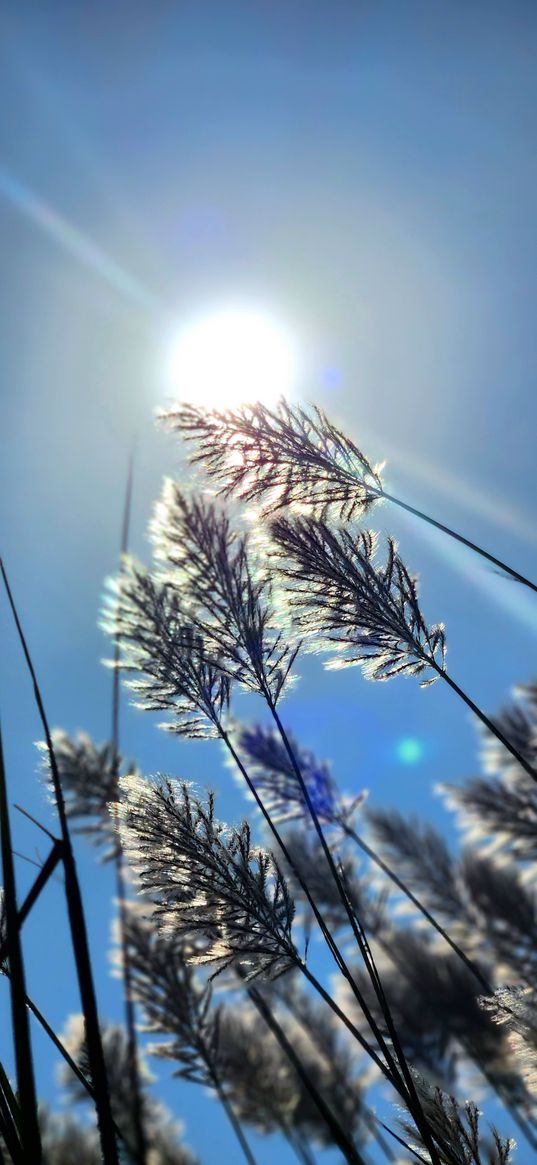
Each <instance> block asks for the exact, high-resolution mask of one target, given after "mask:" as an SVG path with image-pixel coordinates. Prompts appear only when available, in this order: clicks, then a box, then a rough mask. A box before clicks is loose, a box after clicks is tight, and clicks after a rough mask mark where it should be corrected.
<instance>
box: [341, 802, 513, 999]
mask: <svg viewBox="0 0 537 1165" xmlns="http://www.w3.org/2000/svg"><path fill="white" fill-rule="evenodd" d="M339 825H340V828H341V829H342V830H343V832H344V833H345V834H346V836H347V837H349V838H351V839H352V841H354V843H355V844H356V845H357V846H358V847H359V848H360V849H361V850H362V852H363V853H364V854H367V856H368V858H370V859H371V861H372V862H374V863H375V865H377V866H378V867H379V870H382V872H383V873H384V874H386V877H388V878H390V880H391V881H392V882H393V883H394V885H395V886H397V888H398V889H399V890H401V892H402V893H403V894H405V895H406V897H407V898H408V899H409V901H410V902H412V904H413V906H415V907H416V910H419V911H420V913H421V914H423V917H424V918H426V919H427V922H429V923H430V924H431V926H433V927H434V929H435V930H436V931H437V932H438V934H440V935H441V936H442V938H443V939H444V941H445V942H447V944H448V946H450V947H451V949H452V951H454V952H455V954H456V955H458V957H459V959H461V960H462V962H463V963H464V965H465V966H466V967H467V968H468V970H469V971H471V972H472V975H475V977H476V979H477V980H478V982H479V983H480V985H481V987H482V988H483V990H484V991H486V993H487V995H493V993H494V988H493V987H492V986H491V984H490V983H489V982H488V980H487V979H486V978H485V976H484V975H483V974H482V972H481V971H480V970H479V967H478V966H477V965H476V964H475V963H474V962H472V959H470V958H469V957H468V955H466V954H465V953H464V951H463V950H462V949H461V947H459V946H458V944H457V943H456V942H455V941H454V939H452V938H451V937H450V935H449V934H448V932H447V930H444V927H443V926H442V925H441V924H440V923H439V922H437V920H436V918H435V917H434V915H433V914H431V913H430V911H429V910H427V907H426V906H424V905H423V902H421V901H420V899H419V898H417V897H416V895H415V894H414V893H413V892H412V890H411V889H410V887H409V886H407V885H406V882H403V879H402V878H400V877H399V875H398V874H396V872H395V870H392V869H391V867H390V866H389V865H388V864H387V862H385V861H384V859H383V858H381V856H380V854H378V853H376V851H375V850H374V849H372V848H371V846H370V845H368V844H367V842H366V841H364V839H363V837H360V835H359V834H358V833H356V830H354V829H353V828H352V826H351V825H347V824H346V822H344V821H340V822H339Z"/></svg>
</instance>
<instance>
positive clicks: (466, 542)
mask: <svg viewBox="0 0 537 1165" xmlns="http://www.w3.org/2000/svg"><path fill="white" fill-rule="evenodd" d="M378 496H379V497H382V498H384V499H385V501H387V502H392V504H393V505H394V506H399V508H400V509H401V510H406V511H407V513H409V514H413V515H414V517H415V518H420V519H421V521H422V522H428V524H429V526H435V527H436V529H437V530H441V531H442V533H443V534H447V535H448V536H449V537H450V538H454V539H455V541H456V542H462V544H463V546H467V547H468V549H469V550H473V551H474V554H479V555H480V557H481V558H486V560H487V562H491V563H492V565H493V566H497V567H498V569H499V570H501V571H502V572H503V573H504V574H507V575H509V576H510V577H511V578H514V579H516V581H517V582H519V583H522V585H523V586H525V587H529V588H530V590H532V591H537V584H536V583H533V582H532V581H531V579H529V578H526V577H525V575H523V574H520V573H519V571H518V570H513V568H512V567H511V566H508V565H507V563H506V562H502V560H501V558H496V557H495V555H494V554H489V552H488V550H483V547H482V546H477V545H476V543H475V542H471V541H470V539H469V538H465V537H464V536H463V535H462V534H457V531H456V530H452V529H451V527H450V526H444V524H443V522H438V521H437V520H436V518H431V516H430V515H429V514H424V512H423V510H417V509H416V508H415V507H414V506H410V505H409V504H408V502H403V501H401V498H396V497H394V496H393V494H389V493H386V491H385V490H382V491H379V495H378Z"/></svg>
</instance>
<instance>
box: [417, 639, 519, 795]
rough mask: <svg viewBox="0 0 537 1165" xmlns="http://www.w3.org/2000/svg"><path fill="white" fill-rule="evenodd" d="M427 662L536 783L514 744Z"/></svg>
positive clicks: (450, 679) (446, 673)
mask: <svg viewBox="0 0 537 1165" xmlns="http://www.w3.org/2000/svg"><path fill="white" fill-rule="evenodd" d="M429 662H430V665H431V667H432V668H434V670H435V671H436V672H437V673H438V675H439V676H441V677H442V679H443V680H445V682H446V684H448V685H449V687H450V688H451V689H452V690H453V691H454V692H455V693H456V694H457V696H458V697H459V699H460V700H462V701H463V702H464V703H465V704H466V706H467V708H470V710H471V711H472V712H473V713H474V716H477V717H478V719H479V720H480V721H481V723H482V724H484V725H485V728H487V729H488V731H489V732H490V733H492V735H493V736H495V737H496V739H497V740H499V741H500V744H503V746H504V748H506V749H507V751H508V752H509V753H511V756H512V757H514V759H515V760H516V762H517V764H519V765H520V766H521V768H523V769H524V772H525V773H527V774H528V776H529V777H531V779H532V781H535V782H536V783H537V772H536V771H535V769H533V768H532V766H531V765H530V764H529V763H528V761H527V760H525V758H524V757H523V756H522V754H521V753H520V752H519V751H518V749H517V748H515V746H514V744H512V743H511V741H510V740H508V738H507V736H504V734H503V732H502V730H501V728H498V726H497V725H496V724H495V723H494V721H493V720H491V719H490V717H489V716H487V715H486V713H485V712H483V711H482V709H481V708H479V707H478V705H477V704H474V701H473V700H471V699H470V696H467V694H466V692H465V691H464V690H463V688H460V687H459V685H458V684H457V683H455V680H453V679H452V678H451V676H450V675H449V673H448V672H447V671H443V670H442V668H441V667H439V666H438V664H437V663H435V662H434V661H433V660H432V659H430V660H429Z"/></svg>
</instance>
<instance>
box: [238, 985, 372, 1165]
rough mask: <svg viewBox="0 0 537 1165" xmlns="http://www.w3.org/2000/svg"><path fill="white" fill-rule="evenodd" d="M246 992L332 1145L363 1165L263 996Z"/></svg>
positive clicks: (253, 990) (252, 989) (354, 1163)
mask: <svg viewBox="0 0 537 1165" xmlns="http://www.w3.org/2000/svg"><path fill="white" fill-rule="evenodd" d="M246 991H247V992H248V996H249V998H250V999H251V1001H252V1003H253V1005H254V1007H255V1008H256V1009H257V1011H258V1012H259V1014H260V1015H261V1016H262V1017H263V1019H264V1021H265V1023H266V1025H267V1027H268V1028H269V1029H270V1031H271V1032H272V1034H273V1035H274V1036H275V1037H276V1039H277V1041H278V1043H279V1045H280V1047H281V1048H282V1050H283V1051H284V1052H285V1055H286V1056H287V1058H288V1060H289V1061H290V1063H291V1064H292V1065H293V1068H294V1069H295V1072H296V1073H297V1076H298V1077H299V1079H300V1080H301V1081H302V1084H303V1085H304V1087H305V1088H306V1089H307V1091H308V1092H309V1094H310V1096H311V1098H312V1100H313V1101H314V1103H315V1105H316V1106H317V1108H318V1109H319V1112H320V1114H321V1116H322V1118H323V1120H324V1121H325V1122H326V1125H327V1128H328V1129H329V1131H330V1133H331V1135H332V1137H333V1138H334V1143H335V1144H336V1145H337V1146H338V1148H339V1149H341V1152H342V1153H343V1156H344V1157H345V1159H346V1160H347V1161H349V1163H350V1165H365V1161H364V1158H363V1157H362V1156H361V1154H360V1153H359V1152H358V1149H357V1148H356V1146H355V1145H353V1143H352V1141H350V1140H349V1138H348V1137H347V1136H346V1134H345V1132H344V1131H343V1129H342V1128H341V1125H340V1124H339V1122H338V1121H337V1120H336V1118H335V1116H334V1114H333V1112H332V1110H331V1109H330V1108H329V1106H328V1105H327V1103H326V1101H325V1100H324V1098H323V1097H322V1096H321V1093H320V1092H319V1090H318V1089H317V1088H316V1086H315V1084H314V1083H313V1080H312V1079H311V1077H310V1075H309V1073H308V1072H307V1071H306V1069H305V1067H304V1065H303V1063H302V1060H301V1059H300V1057H299V1056H298V1055H297V1053H296V1052H295V1049H294V1047H293V1045H292V1043H291V1042H290V1040H288V1039H287V1036H286V1034H285V1032H284V1030H283V1028H282V1026H281V1024H279V1023H278V1020H277V1019H276V1016H275V1015H274V1012H273V1011H272V1009H271V1008H270V1007H269V1006H268V1004H267V1003H266V1001H265V1000H264V999H263V996H262V995H260V993H259V991H257V990H256V988H255V987H251V986H248V984H246Z"/></svg>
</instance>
